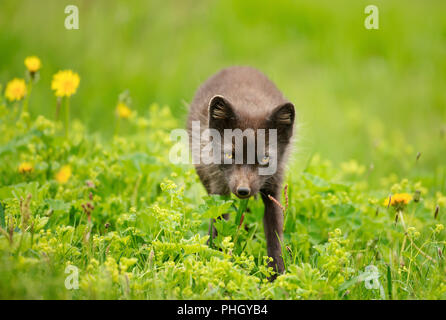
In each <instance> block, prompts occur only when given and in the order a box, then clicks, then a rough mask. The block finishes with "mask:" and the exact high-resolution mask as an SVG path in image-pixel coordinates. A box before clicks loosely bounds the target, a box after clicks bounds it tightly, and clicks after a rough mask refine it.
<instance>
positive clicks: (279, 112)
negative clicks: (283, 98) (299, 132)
mask: <svg viewBox="0 0 446 320" xmlns="http://www.w3.org/2000/svg"><path fill="white" fill-rule="evenodd" d="M294 118H295V111H294V105H293V104H292V103H291V102H286V103H284V104H281V105H279V106H278V107H276V108H275V109H274V110H273V112H272V113H271V115H270V117H269V119H268V120H269V123H270V127H271V128H275V129H277V131H278V134H279V135H283V134H284V133H285V135H286V137H287V138H289V137H291V135H292V133H293V124H294Z"/></svg>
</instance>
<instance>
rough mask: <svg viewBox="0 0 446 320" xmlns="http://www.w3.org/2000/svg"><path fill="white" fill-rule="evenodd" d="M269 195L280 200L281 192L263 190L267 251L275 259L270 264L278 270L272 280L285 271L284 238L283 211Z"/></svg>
mask: <svg viewBox="0 0 446 320" xmlns="http://www.w3.org/2000/svg"><path fill="white" fill-rule="evenodd" d="M268 195H271V196H272V197H274V198H275V199H276V200H278V201H279V196H280V193H279V192H277V191H274V192H271V191H268V190H262V199H263V203H264V205H265V213H264V215H263V227H264V229H265V237H266V245H267V252H268V256H269V257H271V258H273V261H271V262H269V264H268V266H269V267H272V268H273V270H274V271H275V272H276V274H275V275H273V276H271V278H270V280H271V281H272V280H274V279H275V278H276V277H277V273H283V272H284V271H285V268H284V263H283V259H282V246H281V242H282V240H283V213H282V211H281V209H280V208H279V207H278V206H277V204H275V203H274V202H273V201H271V200H270V199H269V198H268Z"/></svg>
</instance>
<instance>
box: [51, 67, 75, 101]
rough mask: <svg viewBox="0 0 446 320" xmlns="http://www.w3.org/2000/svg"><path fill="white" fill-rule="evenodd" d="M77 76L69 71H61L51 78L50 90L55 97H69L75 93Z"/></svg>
mask: <svg viewBox="0 0 446 320" xmlns="http://www.w3.org/2000/svg"><path fill="white" fill-rule="evenodd" d="M79 82H80V78H79V75H78V74H77V73H75V72H73V71H71V70H62V71H59V72H58V73H56V74H55V75H54V76H53V81H52V82H51V89H52V90H54V91H55V92H54V94H55V95H56V97H69V96H71V95H73V94H75V93H76V90H77V87H78V86H79Z"/></svg>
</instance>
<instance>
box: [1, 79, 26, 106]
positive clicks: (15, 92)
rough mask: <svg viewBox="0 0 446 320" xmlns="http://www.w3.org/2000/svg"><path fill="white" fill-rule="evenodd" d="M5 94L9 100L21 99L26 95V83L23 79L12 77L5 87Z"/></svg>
mask: <svg viewBox="0 0 446 320" xmlns="http://www.w3.org/2000/svg"><path fill="white" fill-rule="evenodd" d="M5 96H6V98H7V99H8V100H9V101H19V100H22V99H23V97H25V96H26V84H25V80H23V79H17V78H15V79H12V80H11V81H9V82H8V84H7V85H6V89H5Z"/></svg>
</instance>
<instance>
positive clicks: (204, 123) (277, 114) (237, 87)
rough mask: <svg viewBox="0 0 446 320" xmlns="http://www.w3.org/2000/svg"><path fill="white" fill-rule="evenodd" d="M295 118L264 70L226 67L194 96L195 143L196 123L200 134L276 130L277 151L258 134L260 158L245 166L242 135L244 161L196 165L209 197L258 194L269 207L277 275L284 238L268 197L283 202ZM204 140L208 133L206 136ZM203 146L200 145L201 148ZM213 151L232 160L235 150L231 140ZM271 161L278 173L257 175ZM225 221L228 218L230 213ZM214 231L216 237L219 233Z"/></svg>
mask: <svg viewBox="0 0 446 320" xmlns="http://www.w3.org/2000/svg"><path fill="white" fill-rule="evenodd" d="M294 119H295V110H294V105H293V104H292V103H290V102H289V101H288V100H287V99H286V98H285V97H284V96H283V95H282V93H281V92H280V91H279V89H277V87H276V86H275V85H274V83H273V82H271V81H270V80H269V79H268V78H267V77H266V76H265V75H264V74H263V73H261V72H260V71H258V70H256V69H254V68H251V67H241V66H236V67H229V68H226V69H223V70H221V71H220V72H218V73H217V74H215V75H213V76H212V77H210V78H209V79H208V80H207V81H205V82H204V83H203V84H202V85H201V86H200V88H199V89H198V91H197V92H196V94H195V97H194V99H193V101H192V103H191V106H190V111H189V118H188V133H189V137H190V138H191V142H192V143H191V144H193V141H192V127H193V123H195V124H197V123H198V124H199V125H200V134H201V133H203V131H204V130H206V129H214V131H215V130H216V131H217V132H219V133H220V134H221V135H222V136H224V132H225V129H231V130H235V129H240V130H241V131H243V132H244V131H245V130H247V129H248V130H251V131H253V132H254V133H258V132H260V131H262V130H260V129H263V131H264V132H266V133H268V132H269V131H271V132H272V131H275V132H276V139H275V142H274V148H271V146H272V144H273V141H272V139H271V137H270V135H268V134H266V138H265V142H264V143H260V141H259V136H258V135H255V137H254V140H255V141H254V145H255V147H256V148H257V149H259V147H260V150H257V151H256V155H257V157H256V158H257V159H255V161H254V162H250V163H249V162H247V156H246V154H247V153H248V152H247V148H248V142H247V140H248V139H247V137H246V136H243V137H242V139H243V140H242V146H243V161H242V163H240V161H239V162H237V161H231V162H230V163H229V164H228V162H229V161H225V163H223V162H222V163H210V164H205V163H202V162H199V163H197V164H196V165H195V167H196V170H197V173H198V175H199V177H200V180H201V182H202V183H203V185H204V187H205V188H206V190H207V192H208V193H209V194H218V195H230V193H231V192H232V193H234V194H235V195H236V196H237V197H239V198H248V197H250V196H253V195H256V194H257V193H260V195H261V197H262V199H263V202H264V205H265V212H264V217H263V222H264V229H265V236H266V240H267V251H268V256H269V257H271V258H273V261H272V262H271V263H270V266H272V267H273V268H274V270H275V271H276V272H279V273H282V272H283V271H284V264H283V259H282V252H281V244H280V241H281V240H282V237H283V213H282V211H281V209H280V208H279V207H278V206H277V205H276V204H275V203H274V202H273V201H271V200H270V199H269V197H268V195H271V196H272V197H274V198H275V199H277V200H279V198H280V193H281V190H282V182H283V174H284V168H285V162H286V160H287V157H288V154H289V153H290V149H291V145H292V143H291V139H292V137H293V126H294ZM271 129H275V130H271ZM208 131H209V130H208ZM226 131H227V130H226ZM204 136H208V135H207V134H206V133H205V134H204ZM245 138H246V139H245ZM201 139H203V137H201ZM211 140H212V141H213V140H214V138H212V139H211V138H208V140H207V141H206V139H205V141H204V142H208V143H209V142H210V141H211ZM227 140H228V141H227ZM204 142H203V141H200V144H199V149H200V150H202V149H203V145H204ZM214 147H216V148H218V149H219V150H218V152H221V155H222V157H223V158H224V159H225V160H228V159H231V160H234V154H235V152H236V150H235V147H234V141H233V139H232V137H231V138H230V139H225V140H224V142H223V143H220V142H219V143H214ZM195 151H196V150H195ZM193 152H194V150H192V153H193ZM236 160H237V159H236ZM270 162H274V163H275V164H276V168H275V170H274V172H272V173H270V174H266V175H265V174H263V175H261V174H259V168H262V167H264V166H265V165H268V164H269V163H270ZM279 201H280V200H279ZM224 217H225V219H227V218H228V215H227V214H226V215H224ZM210 231H211V236H212V237H214V236H215V235H216V231H215V230H210Z"/></svg>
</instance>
